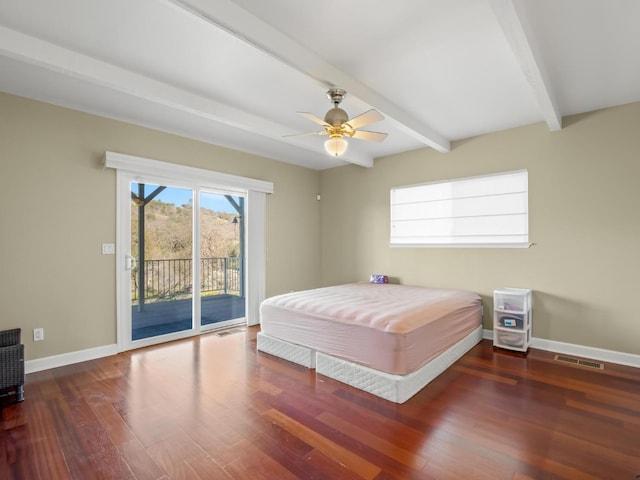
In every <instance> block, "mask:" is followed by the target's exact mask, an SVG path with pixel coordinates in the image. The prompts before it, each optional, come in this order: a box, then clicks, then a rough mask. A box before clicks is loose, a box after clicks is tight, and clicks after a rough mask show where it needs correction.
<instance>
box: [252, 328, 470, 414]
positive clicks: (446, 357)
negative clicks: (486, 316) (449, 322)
mask: <svg viewBox="0 0 640 480" xmlns="http://www.w3.org/2000/svg"><path fill="white" fill-rule="evenodd" d="M481 340H482V326H479V327H478V328H477V329H475V330H474V331H472V332H471V333H470V334H469V335H467V336H466V337H464V338H463V339H462V340H460V341H459V342H458V343H456V344H454V345H453V346H452V347H451V348H449V349H448V350H446V351H444V352H443V353H441V354H440V355H438V356H437V357H436V358H434V359H433V360H431V361H430V362H429V363H427V364H426V365H424V366H423V367H421V368H419V369H418V370H416V371H415V372H411V373H409V374H407V375H393V374H390V373H385V372H381V371H379V370H374V369H372V368H369V367H365V366H363V365H359V364H357V363H353V362H349V361H346V360H342V359H340V358H336V357H332V356H330V355H325V354H324V353H321V352H316V351H315V350H313V349H311V348H308V347H303V346H301V345H295V344H293V343H289V342H285V341H283V340H280V339H277V338H273V337H269V336H268V335H265V334H263V333H262V332H258V336H257V343H258V350H260V351H261V352H265V353H269V354H271V355H275V356H276V357H280V358H283V359H285V360H289V361H290V362H294V363H297V364H298V365H302V366H304V367H307V368H315V369H316V372H317V373H320V374H322V375H325V376H327V377H330V378H333V379H334V380H338V381H339V382H342V383H346V384H347V385H351V386H352V387H355V388H358V389H360V390H364V391H365V392H369V393H372V394H373V395H376V396H378V397H381V398H384V399H385V400H389V401H391V402H395V403H404V402H406V401H407V400H409V399H410V398H411V397H413V396H414V395H415V394H416V393H418V392H419V391H420V390H422V389H423V388H424V387H425V386H426V385H427V384H428V383H429V382H431V381H432V380H433V379H434V378H436V377H437V376H438V375H440V374H441V373H442V372H444V371H445V370H446V369H447V368H449V367H450V366H451V365H452V364H453V363H455V361H456V360H458V359H459V358H460V357H462V356H463V355H464V354H465V353H467V352H468V351H469V350H471V349H472V348H473V347H474V346H475V345H476V344H478V343H479V342H480V341H481Z"/></svg>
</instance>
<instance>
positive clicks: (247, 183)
mask: <svg viewBox="0 0 640 480" xmlns="http://www.w3.org/2000/svg"><path fill="white" fill-rule="evenodd" d="M105 166H106V167H108V168H114V169H116V179H117V180H116V183H117V204H116V284H117V295H116V297H117V299H116V303H117V323H116V325H117V342H118V350H119V351H125V350H130V349H133V348H139V347H142V346H146V345H151V344H153V343H157V340H156V341H154V338H153V337H151V338H149V339H145V341H136V342H133V341H132V340H131V325H130V322H127V321H126V319H127V318H129V319H130V316H131V311H130V305H131V303H130V299H129V301H127V300H128V299H127V296H130V295H131V292H130V291H129V290H128V285H129V282H128V281H127V278H130V270H128V269H127V256H128V255H129V253H130V244H131V238H130V235H129V228H124V227H123V225H124V224H123V223H122V222H123V221H127V219H129V225H130V215H131V213H130V208H131V207H130V205H131V203H130V202H131V200H130V198H131V194H130V192H131V190H130V184H131V182H132V181H135V182H139V183H144V181H149V180H151V181H153V182H155V183H157V184H159V185H160V184H162V185H165V184H166V185H171V186H177V187H181V188H191V189H192V190H193V211H194V215H195V214H196V212H198V211H199V206H200V190H201V189H203V190H204V191H207V190H216V191H224V192H229V193H230V194H236V195H242V196H244V197H245V198H246V225H247V231H246V246H245V248H246V252H245V253H246V271H245V275H246V277H245V282H246V288H247V291H246V296H247V304H246V312H245V313H246V319H247V325H256V324H258V323H260V318H259V308H260V303H261V302H262V300H264V297H265V278H266V275H265V201H266V194H268V193H273V184H272V183H271V182H264V181H261V180H256V179H252V178H247V177H240V176H236V175H229V174H223V173H217V172H213V171H210V170H204V169H200V168H194V167H187V166H183V165H177V164H173V163H167V162H161V161H158V160H152V159H147V158H142V157H135V156H132V155H124V154H120V153H114V152H106V155H105ZM199 233H200V232H199V222H197V221H195V223H194V228H193V234H194V238H193V249H194V250H193V251H194V252H196V253H197V254H198V256H199V251H200V250H199V248H200V238H199ZM194 263H197V262H194ZM195 270H196V271H195V272H194V275H196V274H199V268H197V266H196V268H195ZM194 278H199V277H198V276H194ZM196 283H198V282H196ZM194 290H197V292H199V285H198V286H197V287H196V286H195V285H194ZM195 293H196V291H194V294H195ZM198 300H199V295H198ZM127 310H128V311H127ZM199 312H200V302H199V301H194V310H193V315H194V316H195V315H199ZM127 316H128V317H127ZM197 318H199V317H197ZM197 327H198V328H196V329H192V330H189V331H186V332H183V333H182V334H180V333H176V334H174V335H175V338H181V337H186V336H192V335H198V334H200V333H201V332H200V325H199V322H198V325H197ZM207 330H209V329H207ZM174 335H171V336H165V337H162V340H161V341H165V340H172V339H174ZM147 340H148V341H147Z"/></svg>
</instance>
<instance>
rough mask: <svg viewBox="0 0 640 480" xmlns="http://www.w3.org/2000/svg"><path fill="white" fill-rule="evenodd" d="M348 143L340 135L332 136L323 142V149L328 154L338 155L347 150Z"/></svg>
mask: <svg viewBox="0 0 640 480" xmlns="http://www.w3.org/2000/svg"><path fill="white" fill-rule="evenodd" d="M348 146H349V143H348V142H347V141H346V140H345V139H344V138H342V137H332V138H329V139H328V140H327V141H326V142H324V149H325V150H326V151H327V153H328V154H329V155H333V156H334V157H339V156H340V155H342V154H343V153H344V152H346V151H347V147H348Z"/></svg>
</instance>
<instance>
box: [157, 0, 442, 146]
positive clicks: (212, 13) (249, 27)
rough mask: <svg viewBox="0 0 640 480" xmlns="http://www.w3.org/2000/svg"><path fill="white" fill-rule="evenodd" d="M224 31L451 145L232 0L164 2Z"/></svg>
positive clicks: (430, 141) (408, 129)
mask: <svg viewBox="0 0 640 480" xmlns="http://www.w3.org/2000/svg"><path fill="white" fill-rule="evenodd" d="M163 1H165V2H169V3H171V4H173V5H175V6H176V7H178V8H182V9H184V10H186V11H188V12H190V13H192V14H194V15H197V16H199V17H201V18H202V19H204V20H205V21H207V22H210V23H211V24H213V25H215V26H217V27H219V28H222V29H224V30H225V31H227V32H229V33H231V34H233V35H234V36H236V37H237V38H239V39H241V40H243V41H244V42H246V43H248V44H250V45H252V46H254V47H255V48H258V49H260V50H261V51H263V52H265V53H267V54H268V55H270V56H271V57H273V58H275V59H277V60H279V61H281V62H283V63H284V64H286V65H288V66H289V67H291V68H294V69H296V70H298V71H299V72H301V73H303V74H305V75H307V76H308V77H310V78H312V79H313V80H314V81H316V82H318V83H319V84H321V85H323V86H324V87H325V88H327V87H331V86H337V87H340V88H344V89H345V90H347V91H348V92H349V95H350V96H353V97H357V98H359V99H360V100H362V101H363V102H365V103H367V104H369V105H371V106H372V107H374V108H375V109H377V110H379V111H381V112H382V113H384V114H385V115H386V116H387V118H389V119H390V120H392V121H394V122H395V123H397V124H398V127H399V128H400V129H401V130H402V131H404V132H405V133H406V134H408V135H410V136H411V137H412V138H414V139H416V140H418V141H420V142H422V143H424V144H425V145H427V146H429V147H432V148H434V149H436V150H438V151H439V152H448V151H449V150H450V149H451V143H450V141H449V140H448V139H446V138H444V137H443V136H442V135H440V134H438V133H437V132H436V131H435V130H433V129H432V128H431V127H429V126H428V125H425V124H423V123H422V122H420V121H419V120H417V119H415V118H413V117H412V116H411V115H409V114H408V113H407V112H405V111H403V110H402V109H400V108H398V107H397V106H395V105H393V104H392V103H391V102H389V100H387V99H386V98H384V97H383V96H382V95H380V94H379V93H377V92H375V91H373V90H372V89H370V88H369V87H367V86H366V85H364V84H363V83H361V82H360V81H358V80H356V79H355V78H353V77H351V76H350V75H348V74H346V73H345V72H343V71H341V70H339V69H337V68H336V67H334V66H333V65H331V64H330V63H328V62H326V61H325V60H324V59H323V58H322V57H320V56H319V55H317V54H316V53H315V52H313V51H312V50H310V49H308V48H306V47H304V46H303V45H301V44H299V43H297V42H295V41H294V40H293V39H291V38H290V37H288V36H286V35H285V34H283V33H282V32H280V31H279V30H277V29H276V28H274V27H272V26H271V25H269V24H267V23H265V22H264V21H262V20H261V19H259V18H258V17H256V16H255V15H253V14H251V13H250V12H247V11H246V10H244V9H242V8H241V7H239V6H238V5H237V4H235V3H234V2H233V1H231V0H163Z"/></svg>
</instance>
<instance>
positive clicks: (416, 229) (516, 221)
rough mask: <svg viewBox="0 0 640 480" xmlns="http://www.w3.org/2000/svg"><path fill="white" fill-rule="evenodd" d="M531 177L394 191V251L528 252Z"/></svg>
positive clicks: (468, 180) (508, 174)
mask: <svg viewBox="0 0 640 480" xmlns="http://www.w3.org/2000/svg"><path fill="white" fill-rule="evenodd" d="M528 183H529V182H528V172H527V171H526V170H520V171H515V172H506V173H498V174H492V175H485V176H481V177H469V178H461V179H456V180H445V181H441V182H432V183H426V184H422V185H411V186H406V187H397V188H393V189H391V245H392V246H407V247H408V246H411V247H415V246H422V247H505V248H506V247H515V248H526V247H529V246H530V244H529V207H528V193H529V187H528Z"/></svg>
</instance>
